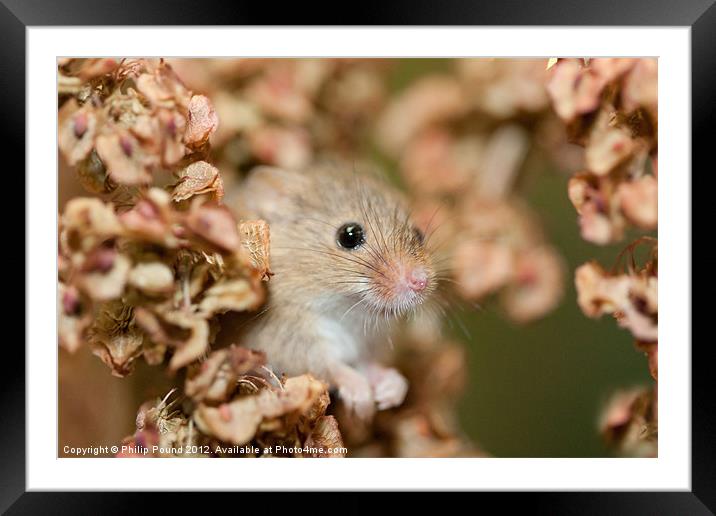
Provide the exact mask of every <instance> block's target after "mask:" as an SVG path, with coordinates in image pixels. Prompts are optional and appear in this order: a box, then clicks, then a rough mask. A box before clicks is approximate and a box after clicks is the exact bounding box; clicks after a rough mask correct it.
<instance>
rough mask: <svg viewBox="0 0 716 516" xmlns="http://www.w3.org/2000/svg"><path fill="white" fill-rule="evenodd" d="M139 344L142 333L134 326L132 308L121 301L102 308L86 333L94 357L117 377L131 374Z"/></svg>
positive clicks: (141, 340)
mask: <svg viewBox="0 0 716 516" xmlns="http://www.w3.org/2000/svg"><path fill="white" fill-rule="evenodd" d="M143 341H144V334H143V333H142V331H141V330H140V329H139V328H138V327H137V326H136V325H135V324H134V321H133V313H132V308H131V307H129V306H127V305H125V304H124V303H122V302H121V301H112V302H110V303H106V304H105V305H103V307H102V308H101V309H100V310H99V314H98V315H97V317H96V318H95V321H94V324H93V326H92V328H91V330H90V334H89V342H90V344H91V345H92V348H93V352H94V354H95V355H97V356H99V357H100V358H101V359H102V361H103V362H104V363H105V364H107V366H109V367H110V368H111V369H112V374H113V375H115V376H119V377H123V376H125V375H127V374H128V373H129V372H131V370H132V366H133V362H134V360H135V359H136V358H137V357H138V356H139V355H140V354H141V352H142V343H143Z"/></svg>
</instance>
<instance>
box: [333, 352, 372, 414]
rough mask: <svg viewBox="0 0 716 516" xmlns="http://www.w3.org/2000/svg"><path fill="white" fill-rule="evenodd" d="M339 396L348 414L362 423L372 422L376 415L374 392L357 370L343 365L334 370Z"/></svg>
mask: <svg viewBox="0 0 716 516" xmlns="http://www.w3.org/2000/svg"><path fill="white" fill-rule="evenodd" d="M333 377H334V380H335V382H336V385H337V387H338V396H339V397H340V398H341V400H342V401H343V403H344V404H345V406H346V408H347V409H348V412H350V413H351V414H352V415H354V416H356V417H357V418H358V419H360V420H362V421H370V420H371V419H373V415H374V414H375V400H374V399H373V390H372V388H371V384H370V382H369V381H368V379H367V378H366V377H365V376H363V375H362V374H361V373H359V372H358V371H356V370H355V369H353V368H351V367H348V366H345V365H342V366H338V367H336V368H334V374H333Z"/></svg>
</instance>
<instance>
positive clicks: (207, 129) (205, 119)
mask: <svg viewBox="0 0 716 516" xmlns="http://www.w3.org/2000/svg"><path fill="white" fill-rule="evenodd" d="M218 126H219V117H218V116H217V115H216V111H215V110H214V106H213V105H212V103H211V101H210V100H209V99H208V98H207V97H205V96H204V95H194V96H193V97H192V98H191V100H190V101H189V124H188V126H187V128H186V132H185V133H184V143H186V144H187V145H188V146H189V147H200V146H202V145H204V144H205V143H206V142H207V141H208V140H209V137H210V136H211V135H212V134H213V133H214V132H215V131H216V129H217V127H218Z"/></svg>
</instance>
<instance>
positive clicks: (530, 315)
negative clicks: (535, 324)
mask: <svg viewBox="0 0 716 516" xmlns="http://www.w3.org/2000/svg"><path fill="white" fill-rule="evenodd" d="M563 293H564V264H563V263H562V259H561V257H560V256H559V255H558V254H557V252H556V251H554V250H553V249H552V248H549V247H540V248H537V249H533V250H530V251H529V252H527V253H523V254H520V255H519V257H518V259H517V263H516V268H515V273H514V281H513V284H512V285H511V286H510V288H508V289H507V290H506V291H505V296H504V298H503V303H504V306H505V309H506V310H507V313H508V315H509V316H510V317H511V318H512V319H514V320H515V321H517V322H520V323H525V322H529V321H532V320H534V319H537V318H539V317H542V316H544V315H545V314H546V313H547V312H549V311H551V310H552V309H553V308H554V307H555V306H557V303H559V301H560V299H562V295H563Z"/></svg>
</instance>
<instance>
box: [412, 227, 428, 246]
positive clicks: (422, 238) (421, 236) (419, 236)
mask: <svg viewBox="0 0 716 516" xmlns="http://www.w3.org/2000/svg"><path fill="white" fill-rule="evenodd" d="M413 236H414V237H415V240H416V241H417V242H418V243H419V244H422V243H423V242H425V233H423V232H422V231H421V230H420V229H418V228H413Z"/></svg>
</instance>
